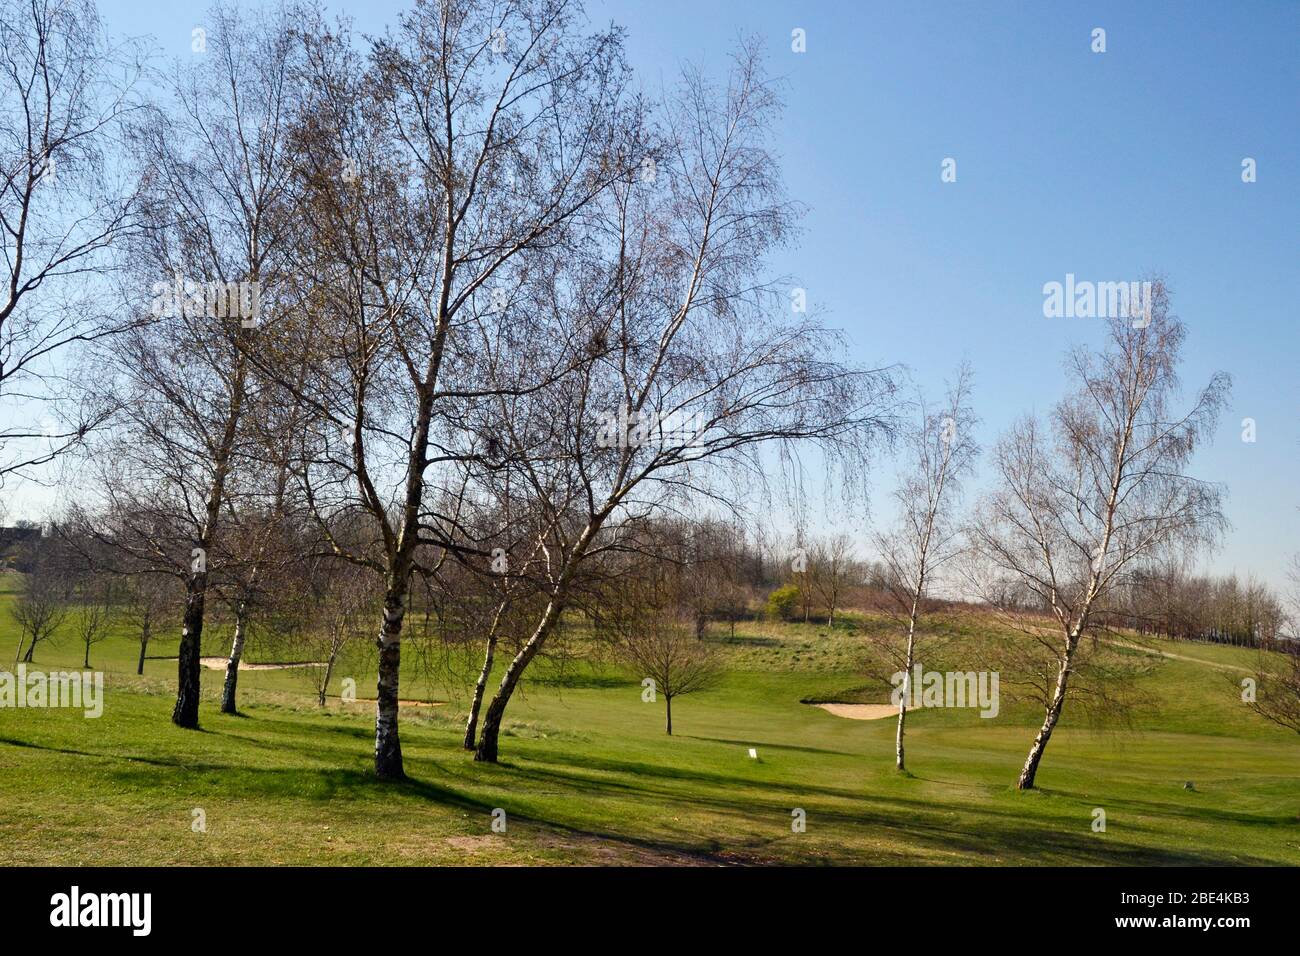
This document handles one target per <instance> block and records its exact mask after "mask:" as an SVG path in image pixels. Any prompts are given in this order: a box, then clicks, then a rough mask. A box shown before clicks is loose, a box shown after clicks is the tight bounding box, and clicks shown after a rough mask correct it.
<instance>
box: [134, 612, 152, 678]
mask: <svg viewBox="0 0 1300 956" xmlns="http://www.w3.org/2000/svg"><path fill="white" fill-rule="evenodd" d="M148 646H149V622H148V621H147V620H146V621H145V622H144V624H143V626H142V627H141V628H140V662H139V663H138V664H136V665H135V672H136V673H137V674H139V675H141V676H143V675H144V652H145V649H146V648H147V647H148Z"/></svg>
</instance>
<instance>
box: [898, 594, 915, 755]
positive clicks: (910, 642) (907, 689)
mask: <svg viewBox="0 0 1300 956" xmlns="http://www.w3.org/2000/svg"><path fill="white" fill-rule="evenodd" d="M915 649H916V620H915V618H913V620H912V622H911V623H910V624H909V625H908V628H907V659H906V662H905V667H904V672H903V674H904V676H903V696H902V698H901V699H900V700H899V702H898V739H897V741H896V742H895V745H894V751H895V755H896V757H897V760H896V765H897V767H898V769H899V770H906V769H907V767H906V766H905V765H904V762H903V734H904V725H905V724H906V723H907V698H908V697H909V696H910V695H911V693H912V666H913V663H914V661H913V656H914V654H915Z"/></svg>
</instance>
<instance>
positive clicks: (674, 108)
mask: <svg viewBox="0 0 1300 956" xmlns="http://www.w3.org/2000/svg"><path fill="white" fill-rule="evenodd" d="M778 107H779V101H778V99H777V97H776V95H775V92H774V90H773V88H772V86H771V85H770V83H768V82H767V81H766V80H765V79H764V77H763V75H762V72H761V68H760V63H759V60H758V57H757V55H756V53H755V52H754V51H753V50H748V49H747V50H744V51H742V53H741V54H740V55H739V56H738V57H737V62H736V65H735V69H734V70H733V71H732V74H731V76H730V77H729V78H728V80H727V83H726V87H725V90H718V89H715V88H713V86H712V85H711V84H710V83H709V82H708V81H707V80H706V79H705V78H704V77H703V76H702V75H700V74H699V73H698V72H695V71H688V73H687V75H686V77H685V78H684V81H683V85H682V89H681V91H680V94H679V95H678V96H677V97H676V98H675V99H674V101H673V104H672V105H671V106H670V107H669V109H668V111H667V113H666V115H665V119H664V125H665V127H667V129H668V131H669V132H668V142H667V144H666V145H665V146H664V147H663V149H662V151H661V153H660V159H661V160H662V161H661V162H659V161H656V162H655V163H654V166H653V171H654V175H636V176H633V177H629V178H625V179H623V180H621V181H620V182H619V183H618V184H617V185H616V187H615V188H614V189H612V190H610V191H609V192H607V193H606V194H604V195H602V197H601V201H600V202H599V203H598V204H597V205H595V206H593V208H592V209H591V210H590V212H589V218H590V219H591V220H592V222H593V228H592V231H591V232H590V234H589V236H590V241H589V242H588V243H587V245H586V246H585V247H583V248H581V249H578V250H574V251H572V252H569V253H568V254H567V256H568V257H567V259H566V261H565V263H564V268H562V269H560V270H559V271H557V273H556V277H555V280H554V282H553V285H552V287H551V290H550V293H549V294H548V295H547V297H546V298H545V299H544V300H543V301H544V302H545V303H546V306H545V308H546V309H547V310H548V311H549V312H550V313H552V314H553V315H555V316H556V317H557V319H558V320H560V321H567V322H568V323H569V324H568V326H567V327H566V328H562V329H561V330H560V331H559V332H558V333H557V334H556V335H555V336H554V339H553V340H554V341H556V342H559V343H563V347H565V348H571V349H574V350H576V352H577V354H578V355H585V356H586V358H585V359H584V360H583V361H581V362H575V363H573V364H574V366H575V367H574V368H573V371H572V372H571V373H570V374H568V375H566V376H564V377H563V379H562V380H560V381H558V382H557V383H555V384H554V385H553V386H550V387H547V388H543V389H540V390H539V391H538V392H537V394H536V395H534V396H532V397H531V398H530V399H529V401H531V402H533V403H536V404H540V405H541V406H542V407H544V408H545V409H546V410H547V415H546V416H545V417H543V416H540V415H539V416H533V417H530V418H528V419H527V421H529V422H531V423H535V427H534V428H531V429H530V430H528V431H524V430H523V429H521V428H519V427H516V426H515V423H516V422H518V421H519V420H520V419H519V418H518V417H517V416H516V415H515V414H512V413H509V412H508V411H507V410H506V409H505V403H502V405H503V411H502V413H501V416H500V420H501V427H500V428H499V429H498V431H499V432H500V433H501V434H502V436H503V438H502V443H503V445H505V447H506V454H507V455H512V456H516V457H519V458H520V459H521V460H523V461H526V462H527V467H526V468H523V469H521V474H522V475H523V477H524V478H525V480H526V481H527V483H528V489H529V492H528V493H529V495H530V497H531V499H532V501H533V503H534V505H535V507H536V508H537V509H538V511H539V513H541V514H544V515H546V516H547V520H546V521H544V522H542V523H541V524H540V528H541V530H542V533H543V537H542V538H541V539H540V540H541V541H543V542H544V545H545V551H546V553H547V555H548V556H549V563H548V567H547V573H546V578H545V584H544V587H545V590H546V594H547V602H546V604H545V607H544V609H543V610H542V612H541V614H540V615H539V616H538V618H537V619H536V621H535V623H534V624H533V626H532V629H531V635H530V637H529V639H528V641H527V642H526V643H525V644H524V645H523V646H522V647H521V648H520V649H519V651H518V653H516V655H515V656H514V658H513V659H512V660H511V661H510V663H509V665H508V666H507V667H506V669H505V672H504V674H503V675H502V678H501V682H500V684H499V686H498V688H497V691H496V694H495V695H494V696H493V698H492V700H491V701H490V702H489V704H488V706H487V708H486V710H485V711H484V717H483V727H482V731H481V733H480V737H479V743H478V747H477V749H476V751H475V759H476V760H483V761H495V760H496V759H497V750H498V740H499V736H500V731H501V721H502V718H503V715H504V713H505V709H506V707H507V705H508V704H509V701H510V699H511V696H512V695H513V693H514V691H515V689H516V688H517V687H518V685H519V682H520V680H521V679H522V677H523V674H524V672H525V670H526V668H527V667H528V665H529V664H530V663H531V662H532V660H534V658H535V657H536V656H537V655H538V654H539V653H541V652H542V650H543V648H544V647H545V645H546V643H547V640H548V638H549V637H550V636H551V634H552V633H554V632H555V630H556V629H557V627H559V625H560V623H561V620H562V617H563V614H564V611H565V609H566V607H567V606H568V605H569V604H570V602H571V600H572V599H573V597H574V588H575V583H576V582H577V580H578V579H579V578H580V575H581V571H582V569H583V567H584V565H585V563H586V562H587V561H588V560H589V559H590V558H593V557H598V556H599V555H601V554H603V553H607V552H608V551H609V550H610V549H613V548H617V547H619V546H620V544H621V542H622V541H623V540H624V539H625V538H626V537H627V535H628V534H630V533H631V532H632V531H633V529H635V528H637V527H638V526H639V525H641V524H643V523H644V522H645V521H647V520H649V519H651V518H652V517H653V516H654V515H656V514H658V515H661V516H662V515H665V514H670V513H672V512H673V511H674V510H675V509H680V507H681V506H682V505H683V504H685V503H686V502H687V501H688V500H690V499H697V500H701V499H702V500H709V499H711V500H714V501H723V502H726V501H728V500H731V501H734V500H736V499H737V498H738V497H739V496H740V494H741V491H740V490H739V489H740V488H741V487H743V488H744V489H745V491H747V492H751V491H753V489H754V487H755V486H756V485H759V486H761V484H762V482H763V476H764V475H765V474H766V473H768V472H769V471H770V468H771V461H770V460H768V461H764V460H762V457H763V456H762V453H761V451H760V449H762V448H764V447H767V448H769V449H770V450H771V451H772V452H773V453H774V454H775V455H776V458H777V460H779V461H784V462H785V463H786V464H792V457H791V455H790V448H791V445H793V444H794V443H799V442H806V443H808V444H810V445H811V444H816V445H818V446H819V448H820V451H821V453H822V455H823V461H824V462H825V464H826V467H827V469H828V473H829V474H835V473H836V463H837V462H839V463H841V464H843V463H845V462H847V461H849V460H851V461H852V466H851V467H849V468H847V469H845V470H846V471H847V472H848V473H849V475H850V478H851V479H852V478H854V477H857V478H861V477H862V476H863V475H864V473H865V466H864V465H863V462H864V460H865V458H866V457H867V450H868V447H869V446H870V445H871V443H872V441H873V440H874V439H875V438H876V437H877V436H878V434H879V432H880V431H881V429H882V428H884V427H885V425H886V421H885V410H886V404H885V398H886V397H887V396H888V395H889V394H890V390H891V388H892V381H891V380H890V378H889V376H888V375H885V374H883V373H881V372H878V371H872V370H862V369H857V368H851V367H846V366H845V365H843V364H840V363H839V362H837V361H835V360H834V359H833V358H830V357H829V356H833V355H835V354H836V351H837V339H836V336H835V335H834V334H833V333H831V332H828V331H827V330H826V329H824V328H823V327H821V326H820V325H819V324H818V323H816V322H815V321H813V320H811V319H809V318H807V317H804V318H803V319H796V320H795V321H787V319H786V317H785V316H781V315H780V314H779V312H778V310H779V309H781V307H782V305H784V307H785V308H789V299H788V293H787V292H786V289H784V288H782V287H781V285H780V284H779V283H778V282H777V281H776V280H768V281H765V280H764V279H763V277H762V276H761V275H760V274H759V270H760V269H761V266H762V259H763V256H764V254H765V253H766V252H768V251H769V250H770V249H771V248H772V247H773V246H774V245H776V244H778V243H780V242H781V241H783V240H784V239H786V238H787V237H788V236H789V234H790V231H791V229H792V228H793V217H794V215H795V214H796V213H797V209H796V208H795V207H793V206H792V204H790V203H789V202H788V201H787V200H786V199H785V197H784V194H783V192H782V190H781V187H780V181H779V176H778V172H777V168H776V164H775V161H774V159H773V157H772V155H771V153H770V152H769V151H768V149H767V142H768V138H769V136H770V132H771V126H772V123H773V122H774V121H775V117H776V114H777V110H778ZM597 227H598V228H597ZM559 364H565V363H559ZM783 447H784V449H785V452H786V455H785V456H784V457H782V454H781V449H782V448H783Z"/></svg>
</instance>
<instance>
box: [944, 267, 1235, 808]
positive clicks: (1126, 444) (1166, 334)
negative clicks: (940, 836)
mask: <svg viewBox="0 0 1300 956" xmlns="http://www.w3.org/2000/svg"><path fill="white" fill-rule="evenodd" d="M1146 305H1147V308H1146V309H1145V310H1143V311H1142V314H1140V315H1139V314H1137V312H1136V311H1135V312H1134V314H1133V315H1131V316H1124V317H1121V318H1116V319H1112V320H1111V321H1110V322H1109V336H1108V344H1107V347H1106V348H1105V349H1104V350H1103V351H1101V352H1098V353H1091V352H1089V351H1087V350H1084V349H1082V348H1080V349H1076V350H1075V351H1073V352H1072V353H1071V354H1070V356H1069V358H1068V361H1067V363H1066V372H1067V375H1068V376H1069V377H1070V379H1071V380H1072V384H1073V385H1074V390H1073V392H1072V393H1071V394H1070V395H1069V396H1068V397H1066V398H1065V399H1063V400H1062V401H1061V402H1059V403H1058V404H1057V405H1056V407H1055V409H1054V410H1053V413H1052V417H1051V433H1050V435H1049V434H1047V433H1046V432H1045V431H1044V429H1043V426H1042V425H1041V424H1040V423H1039V422H1037V421H1035V420H1034V419H1032V418H1027V419H1024V420H1022V421H1021V422H1020V423H1018V424H1017V425H1015V426H1014V427H1013V428H1012V429H1011V430H1010V431H1009V432H1007V433H1006V434H1005V435H1004V436H1003V438H1002V439H1001V441H1000V442H999V444H998V446H997V449H996V451H995V454H994V463H995V466H996V469H997V475H998V478H999V479H1000V484H999V487H997V489H996V490H995V491H993V492H992V493H990V494H989V495H987V496H986V497H985V498H984V499H983V500H982V502H981V504H980V507H979V508H978V511H977V513H976V516H975V519H974V521H973V522H972V525H971V528H970V533H969V541H970V545H971V547H972V549H973V552H974V554H975V556H976V557H977V559H978V562H979V565H978V567H979V570H978V572H977V574H976V580H977V583H979V584H980V586H981V587H982V588H983V591H984V593H985V594H986V595H989V596H990V599H991V600H996V595H999V594H1002V595H1005V594H1006V593H1007V591H1008V589H1009V588H1010V589H1013V590H1014V589H1015V588H1023V589H1025V590H1027V591H1028V592H1029V593H1030V594H1032V595H1033V597H1034V598H1035V599H1036V601H1037V602H1038V608H1036V609H1035V610H1037V611H1038V613H1040V614H1041V613H1044V612H1045V613H1046V614H1047V615H1048V618H1047V621H1046V622H1044V620H1043V619H1042V618H1041V617H1034V616H1028V615H1026V614H1025V613H1024V611H1023V609H1021V608H1010V607H1006V606H1005V605H1004V606H1003V610H1004V611H1006V612H1008V613H1007V619H1008V620H1009V621H1010V622H1012V623H1014V624H1015V625H1016V626H1017V627H1018V628H1019V629H1020V631H1021V633H1022V634H1024V635H1025V636H1026V638H1027V639H1029V640H1034V641H1037V642H1040V644H1041V645H1042V646H1043V647H1044V648H1046V649H1048V650H1050V652H1051V654H1052V656H1053V658H1054V659H1055V661H1056V668H1055V669H1056V675H1055V680H1054V686H1053V687H1052V689H1051V694H1050V697H1049V698H1048V700H1047V701H1046V709H1045V714H1044V717H1043V724H1042V727H1041V729H1040V730H1039V732H1038V735H1037V736H1036V737H1035V739H1034V743H1033V746H1032V747H1031V748H1030V750H1029V755H1028V757H1027V758H1026V760H1025V765H1024V768H1023V770H1022V771H1021V773H1020V777H1019V780H1018V782H1017V786H1018V787H1019V788H1020V789H1022V790H1024V789H1030V788H1032V787H1033V786H1034V779H1035V776H1036V774H1037V772H1038V765H1039V762H1040V761H1041V759H1042V756H1043V751H1044V750H1045V749H1046V747H1047V743H1048V741H1049V740H1050V739H1051V736H1052V731H1053V730H1054V729H1055V728H1056V725H1057V722H1058V721H1059V720H1060V718H1061V712H1062V710H1063V708H1064V706H1065V699H1066V693H1067V690H1068V689H1069V687H1070V683H1071V677H1072V675H1073V674H1074V673H1075V672H1076V669H1077V667H1078V664H1079V656H1080V655H1079V652H1080V642H1081V641H1082V639H1083V637H1084V636H1085V635H1087V634H1095V632H1096V630H1097V628H1098V627H1099V626H1100V623H1099V620H1098V619H1097V614H1098V612H1099V611H1102V610H1104V609H1105V605H1106V601H1107V599H1108V597H1109V595H1110V594H1111V592H1112V590H1113V589H1114V588H1115V587H1116V586H1117V585H1118V584H1121V583H1123V582H1124V581H1125V580H1126V579H1127V578H1128V577H1129V576H1131V575H1132V574H1133V573H1134V572H1135V571H1137V570H1140V569H1142V567H1143V565H1144V563H1147V562H1151V561H1153V560H1154V559H1157V558H1159V557H1160V556H1162V555H1167V554H1170V553H1177V552H1179V551H1183V550H1186V549H1189V548H1194V547H1196V546H1200V545H1204V544H1206V543H1207V542H1210V541H1213V540H1215V539H1216V538H1217V536H1218V535H1219V533H1220V532H1221V530H1222V528H1223V527H1224V523H1225V522H1224V518H1223V514H1222V511H1221V499H1222V492H1221V490H1220V489H1219V488H1218V487H1216V486H1214V485H1211V484H1209V483H1206V482H1204V481H1201V480H1199V479H1197V478H1194V477H1192V476H1191V475H1189V474H1187V473H1186V468H1187V465H1188V463H1189V461H1190V460H1191V457H1192V454H1193V452H1194V451H1195V449H1196V448H1197V446H1198V445H1199V443H1200V441H1201V440H1202V439H1203V438H1204V437H1206V436H1207V435H1209V434H1210V433H1211V431H1212V429H1213V426H1214V423H1215V421H1216V419H1217V416H1218V413H1219V410H1220V409H1221V408H1222V406H1223V404H1224V401H1225V399H1226V396H1227V394H1228V389H1229V387H1230V383H1229V379H1228V377H1227V376H1226V375H1225V374H1222V373H1219V374H1216V375H1214V376H1213V377H1212V378H1211V380H1210V382H1209V384H1208V385H1207V386H1206V387H1205V388H1204V389H1202V390H1201V391H1200V392H1199V393H1198V394H1197V396H1196V397H1195V399H1194V400H1193V402H1192V403H1191V406H1190V408H1189V409H1188V410H1187V411H1185V412H1182V413H1179V412H1178V411H1177V410H1176V409H1175V408H1174V407H1173V405H1174V402H1175V399H1176V397H1177V389H1178V377H1177V369H1178V361H1179V354H1180V351H1181V347H1182V344H1183V340H1184V337H1185V335H1186V332H1185V329H1184V327H1183V325H1182V323H1181V322H1180V321H1178V319H1177V318H1176V317H1175V316H1174V315H1172V314H1171V313H1170V311H1169V297H1168V292H1167V290H1166V289H1165V287H1164V284H1163V283H1162V282H1153V285H1152V291H1151V295H1150V301H1149V302H1148V303H1146Z"/></svg>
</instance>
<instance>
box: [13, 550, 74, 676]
mask: <svg viewBox="0 0 1300 956" xmlns="http://www.w3.org/2000/svg"><path fill="white" fill-rule="evenodd" d="M32 551H33V557H32V559H31V561H30V563H29V564H28V569H27V573H26V574H25V575H24V579H23V590H22V593H20V594H19V595H18V597H17V598H16V599H15V600H14V603H13V605H12V606H11V607H10V609H9V611H10V613H11V614H12V615H13V618H14V621H15V622H17V624H18V628H19V633H18V650H17V651H16V652H15V653H14V663H17V662H18V659H19V658H20V657H21V658H22V660H23V661H25V662H27V663H28V664H30V663H32V660H33V655H34V654H35V653H36V646H37V645H38V644H41V643H44V642H45V641H48V640H50V639H51V638H53V637H54V635H55V634H56V633H57V632H58V630H59V628H60V627H62V626H63V622H64V620H66V618H67V616H68V603H67V599H66V595H65V593H64V581H63V575H62V574H60V573H59V569H58V568H57V567H56V566H55V560H54V557H53V555H52V553H51V552H52V548H51V547H50V545H49V542H48V541H44V540H39V539H38V541H37V542H36V543H35V544H34V545H33V546H32ZM28 638H30V641H28ZM24 642H27V652H26V653H23V644H24Z"/></svg>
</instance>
